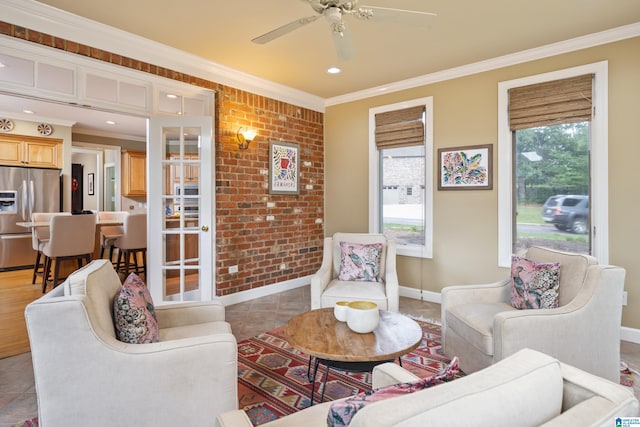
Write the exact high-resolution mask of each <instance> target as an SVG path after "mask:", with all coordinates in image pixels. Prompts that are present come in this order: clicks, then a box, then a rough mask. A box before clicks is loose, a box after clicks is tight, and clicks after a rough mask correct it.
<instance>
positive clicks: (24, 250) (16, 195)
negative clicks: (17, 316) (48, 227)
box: [0, 166, 61, 270]
mask: <svg viewBox="0 0 640 427" xmlns="http://www.w3.org/2000/svg"><path fill="white" fill-rule="evenodd" d="M60 174H61V171H60V169H36V168H22V167H13V166H0V270H5V269H11V268H16V267H23V266H32V265H33V263H34V261H35V251H34V250H33V248H32V244H31V230H30V229H28V228H25V227H21V226H18V225H16V223H17V222H26V221H30V220H31V212H59V211H60V205H61V200H60V194H61V193H60Z"/></svg>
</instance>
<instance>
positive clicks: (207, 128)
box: [149, 117, 215, 302]
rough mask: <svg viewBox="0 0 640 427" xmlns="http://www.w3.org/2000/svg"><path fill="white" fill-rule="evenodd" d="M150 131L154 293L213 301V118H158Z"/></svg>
mask: <svg viewBox="0 0 640 427" xmlns="http://www.w3.org/2000/svg"><path fill="white" fill-rule="evenodd" d="M150 135H152V139H151V143H152V144H153V146H152V148H151V150H150V155H149V170H150V173H149V176H150V183H149V188H150V192H149V212H150V217H151V216H152V215H153V217H154V218H155V219H156V220H155V221H154V222H152V223H150V231H151V234H150V238H149V240H150V248H149V264H150V270H151V272H152V274H153V275H154V279H153V280H150V287H151V291H152V296H153V298H154V301H156V300H158V301H165V302H169V301H206V300H210V299H212V298H213V295H214V291H213V266H214V265H215V262H213V242H214V233H213V221H212V220H213V214H212V212H213V199H214V197H213V195H214V193H213V189H212V185H211V182H212V176H213V173H212V169H213V162H212V142H211V140H212V123H211V118H208V117H176V118H154V119H152V120H151V132H150ZM156 274H158V275H159V278H158V276H156ZM157 279H159V282H158V280H157ZM156 283H160V284H161V285H156Z"/></svg>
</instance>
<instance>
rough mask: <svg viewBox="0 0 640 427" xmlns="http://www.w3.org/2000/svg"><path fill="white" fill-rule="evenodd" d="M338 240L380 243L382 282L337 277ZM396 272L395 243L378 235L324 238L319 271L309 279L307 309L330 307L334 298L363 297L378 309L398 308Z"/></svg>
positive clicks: (347, 235) (348, 235) (336, 300)
mask: <svg viewBox="0 0 640 427" xmlns="http://www.w3.org/2000/svg"><path fill="white" fill-rule="evenodd" d="M340 242H348V243H359V244H366V245H368V244H374V243H381V244H382V252H381V257H380V277H381V278H382V279H383V281H382V282H366V281H343V280H338V273H339V271H340V257H341V251H340ZM399 298H400V296H399V289H398V274H397V272H396V244H395V242H394V241H393V240H387V238H386V237H385V236H384V235H382V234H366V233H335V234H334V235H333V237H327V238H325V239H324V253H323V258H322V265H321V266H320V270H318V272H317V273H316V274H315V275H314V276H313V278H312V279H311V309H317V308H325V307H333V306H334V304H335V303H336V302H338V301H358V300H366V301H372V302H375V303H376V304H378V307H379V308H381V309H382V310H388V311H396V312H397V311H398V304H399Z"/></svg>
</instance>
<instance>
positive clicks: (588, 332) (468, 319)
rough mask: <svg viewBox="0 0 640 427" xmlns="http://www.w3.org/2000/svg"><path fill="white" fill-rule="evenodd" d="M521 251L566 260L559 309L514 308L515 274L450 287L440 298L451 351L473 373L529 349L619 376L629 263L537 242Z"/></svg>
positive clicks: (541, 259)
mask: <svg viewBox="0 0 640 427" xmlns="http://www.w3.org/2000/svg"><path fill="white" fill-rule="evenodd" d="M522 257H524V258H525V259H527V260H530V261H532V262H536V263H547V264H548V263H559V264H560V266H559V286H558V291H557V292H558V307H556V308H540V309H518V308H514V306H513V305H512V300H511V296H512V290H511V289H512V285H511V281H512V280H511V277H506V278H505V279H504V280H502V281H499V282H496V283H490V284H479V285H461V286H449V287H446V288H444V289H443V290H442V304H441V310H442V315H441V318H442V348H443V351H444V353H445V354H446V355H447V356H449V357H453V356H458V357H459V358H460V369H461V370H462V371H464V372H465V373H467V374H469V373H471V372H475V371H477V370H479V369H482V368H485V367H487V366H489V365H490V364H492V363H495V362H497V361H499V360H501V359H503V358H505V357H507V356H509V355H511V354H513V353H515V352H517V351H518V350H521V349H523V348H525V347H526V348H532V349H535V350H538V351H541V352H543V353H545V354H548V355H551V356H553V357H556V358H558V359H559V360H560V361H562V362H564V363H567V364H569V365H571V366H575V367H576V368H580V369H582V370H585V371H587V372H590V373H592V374H595V375H599V376H601V377H603V378H606V379H608V380H610V381H618V379H619V375H620V373H619V369H620V327H621V322H622V292H623V289H624V280H625V269H624V268H621V267H616V266H611V265H602V264H599V263H598V261H597V259H596V258H594V257H592V256H589V255H584V254H577V253H570V252H563V251H558V250H554V249H548V248H543V247H537V246H532V247H530V248H528V249H527V250H526V252H525V253H523V254H522ZM515 265H516V266H517V265H518V264H515ZM514 280H515V279H514Z"/></svg>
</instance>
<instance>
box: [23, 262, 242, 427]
mask: <svg viewBox="0 0 640 427" xmlns="http://www.w3.org/2000/svg"><path fill="white" fill-rule="evenodd" d="M119 291H120V280H119V278H118V275H117V274H116V272H115V270H114V269H113V266H112V265H111V263H110V262H109V261H108V260H104V259H101V260H95V261H93V262H92V263H90V264H88V265H87V266H85V267H83V268H82V269H80V270H77V271H75V272H74V273H72V274H71V275H70V276H69V278H68V279H67V280H66V281H65V282H64V285H63V286H58V287H57V288H55V289H54V290H53V291H51V292H49V293H48V294H46V295H44V296H43V297H42V298H40V299H38V300H36V301H34V302H32V303H31V304H29V305H28V306H27V308H26V310H25V317H26V321H27V329H28V333H29V341H30V343H31V352H32V359H33V367H34V375H35V383H36V393H37V398H38V417H39V422H40V425H44V426H51V427H56V426H65V427H72V426H87V425H91V426H105V427H107V426H116V425H121V426H124V425H128V426H143V425H148V426H177V425H207V426H211V425H214V423H215V419H216V416H217V415H218V414H219V413H222V412H224V411H229V410H234V409H237V407H238V393H237V382H238V378H237V373H238V372H237V344H236V340H235V338H234V336H233V335H232V334H231V327H230V325H229V324H228V323H227V322H225V321H224V307H223V306H222V305H221V304H220V303H217V302H194V303H187V304H172V305H166V306H157V307H156V308H155V312H156V315H157V319H158V327H159V336H160V341H159V342H155V343H151V344H127V343H124V342H120V341H118V340H117V339H116V334H115V329H114V323H113V317H112V316H113V315H112V313H113V300H114V297H115V296H116V295H117V294H118V293H119Z"/></svg>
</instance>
